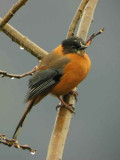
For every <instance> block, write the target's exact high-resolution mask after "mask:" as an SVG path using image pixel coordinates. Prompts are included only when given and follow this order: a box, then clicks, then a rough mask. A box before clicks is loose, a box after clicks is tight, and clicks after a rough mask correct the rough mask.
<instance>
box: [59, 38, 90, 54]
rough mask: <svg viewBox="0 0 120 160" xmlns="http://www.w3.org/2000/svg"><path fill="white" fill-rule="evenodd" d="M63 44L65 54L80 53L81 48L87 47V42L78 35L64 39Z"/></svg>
mask: <svg viewBox="0 0 120 160" xmlns="http://www.w3.org/2000/svg"><path fill="white" fill-rule="evenodd" d="M62 46H63V52H64V54H67V53H76V54H80V51H81V50H84V49H86V48H87V45H86V43H85V42H84V41H83V40H82V39H81V38H78V37H71V38H68V39H65V40H64V41H62Z"/></svg>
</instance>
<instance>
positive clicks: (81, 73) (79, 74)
mask: <svg viewBox="0 0 120 160" xmlns="http://www.w3.org/2000/svg"><path fill="white" fill-rule="evenodd" d="M66 56H67V58H69V59H71V62H70V63H68V64H67V65H66V66H65V68H64V70H63V76H62V77H61V79H60V82H59V83H58V84H57V85H56V86H55V87H54V88H53V89H52V90H51V93H52V94H54V95H56V96H60V95H65V94H67V93H69V92H70V91H72V89H74V88H75V87H76V86H77V85H78V84H79V83H80V82H81V81H82V80H84V79H85V77H86V76H87V74H88V72H89V70H90V68H91V61H90V59H89V57H88V55H87V54H86V53H85V54H84V56H80V55H78V54H68V55H66Z"/></svg>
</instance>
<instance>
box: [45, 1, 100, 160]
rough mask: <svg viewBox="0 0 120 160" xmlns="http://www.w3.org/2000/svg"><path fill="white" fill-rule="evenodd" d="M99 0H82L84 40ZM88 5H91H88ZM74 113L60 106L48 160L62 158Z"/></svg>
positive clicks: (72, 99)
mask: <svg viewBox="0 0 120 160" xmlns="http://www.w3.org/2000/svg"><path fill="white" fill-rule="evenodd" d="M97 1H98V0H89V1H87V2H88V3H89V5H88V3H87V2H86V0H83V1H82V3H84V2H86V3H87V5H86V7H85V5H84V7H85V9H84V7H83V10H84V11H83V10H82V12H83V16H82V21H81V23H80V26H79V31H78V33H77V36H79V37H81V38H83V39H84V40H85V39H86V37H87V34H88V30H89V28H90V24H91V21H92V18H93V13H94V10H95V7H96V5H97ZM81 5H82V4H81ZM81 5H80V6H81ZM87 6H89V7H87ZM89 8H91V9H89ZM78 14H80V15H81V12H80V11H79V9H78V10H77V12H76V16H77V17H76V16H75V17H74V19H73V21H72V24H71V27H70V28H69V32H68V34H67V37H70V36H73V34H74V31H75V28H76V25H77V23H78V20H79V17H80V15H78ZM86 20H87V22H86ZM83 23H85V24H86V26H84V25H83ZM80 30H83V31H84V32H83V33H82V36H81V32H80ZM64 98H65V102H66V103H67V104H73V105H75V97H74V96H72V95H66V96H64ZM72 115H73V114H72V113H71V112H70V111H68V110H66V109H64V108H60V110H59V113H58V114H57V117H56V121H55V125H54V128H53V132H52V136H51V139H50V143H49V147H48V154H47V158H46V160H51V159H55V160H62V155H63V150H64V146H65V142H66V138H67V134H68V131H69V127H70V123H71V118H72Z"/></svg>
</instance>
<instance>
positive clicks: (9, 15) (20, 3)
mask: <svg viewBox="0 0 120 160" xmlns="http://www.w3.org/2000/svg"><path fill="white" fill-rule="evenodd" d="M27 1H28V0H19V1H18V2H17V3H16V4H15V5H14V6H13V7H12V8H11V9H10V10H9V12H8V13H7V14H6V15H5V17H4V18H3V20H2V22H1V24H0V30H1V29H2V28H3V27H4V26H5V24H6V23H8V21H9V20H10V19H11V18H12V17H13V16H14V14H15V13H16V12H17V11H18V9H19V8H20V7H22V6H23V5H25V3H26V2H27Z"/></svg>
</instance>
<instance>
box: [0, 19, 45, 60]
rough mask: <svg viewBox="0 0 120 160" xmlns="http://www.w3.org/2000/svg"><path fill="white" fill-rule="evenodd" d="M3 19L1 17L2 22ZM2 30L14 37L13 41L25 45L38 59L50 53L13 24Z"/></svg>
mask: <svg viewBox="0 0 120 160" xmlns="http://www.w3.org/2000/svg"><path fill="white" fill-rule="evenodd" d="M1 21H2V18H0V23H1ZM2 31H3V32H4V33H5V34H6V35H7V36H8V37H9V38H11V39H12V41H14V42H16V43H17V44H19V45H20V46H21V47H23V48H24V49H25V50H26V51H28V52H30V53H31V54H32V55H33V56H35V57H37V58H38V59H42V58H43V57H44V56H45V55H47V54H48V53H47V52H46V51H45V50H43V49H42V48H40V47H39V46H38V45H36V44H35V43H33V42H32V41H31V40H30V39H28V38H27V37H25V36H24V35H22V34H21V33H20V32H19V31H17V30H16V29H15V28H13V27H12V26H11V25H9V24H6V25H5V26H4V27H3V28H2Z"/></svg>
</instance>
